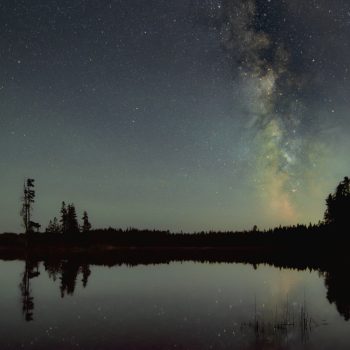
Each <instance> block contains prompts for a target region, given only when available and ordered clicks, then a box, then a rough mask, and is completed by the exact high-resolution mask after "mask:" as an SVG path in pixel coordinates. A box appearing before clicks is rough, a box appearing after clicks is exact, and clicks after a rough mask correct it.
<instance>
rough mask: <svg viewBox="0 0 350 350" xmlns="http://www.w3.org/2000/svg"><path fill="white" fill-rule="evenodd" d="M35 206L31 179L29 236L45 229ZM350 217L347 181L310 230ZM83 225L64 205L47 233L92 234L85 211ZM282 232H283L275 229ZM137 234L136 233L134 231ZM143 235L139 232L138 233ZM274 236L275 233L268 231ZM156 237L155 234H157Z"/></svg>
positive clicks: (26, 211)
mask: <svg viewBox="0 0 350 350" xmlns="http://www.w3.org/2000/svg"><path fill="white" fill-rule="evenodd" d="M34 202H35V189H34V179H27V180H26V181H25V182H24V187H23V197H22V208H21V216H22V222H23V226H24V228H25V232H26V233H32V232H34V231H35V230H36V231H37V232H39V229H40V227H41V225H40V224H39V223H37V222H35V221H33V220H32V212H33V204H34ZM349 216H350V179H349V177H344V179H343V180H342V181H341V182H340V183H339V184H338V186H337V187H336V189H335V191H334V192H333V193H330V194H329V195H328V197H327V198H326V210H325V213H324V220H323V221H322V222H321V221H320V222H319V223H318V225H311V226H312V227H311V226H309V227H308V231H310V230H311V229H312V230H314V229H315V228H318V229H320V228H322V227H337V228H346V227H348V226H349V222H350V221H349ZM81 220H82V224H81V225H79V222H78V218H77V213H76V209H75V206H74V204H73V203H69V204H66V203H65V202H62V206H61V210H60V217H59V219H57V217H54V218H53V219H52V220H50V222H49V225H48V226H47V228H46V230H45V232H47V233H63V234H76V233H79V232H89V231H90V230H91V223H90V221H89V217H88V214H87V212H86V211H84V213H83V216H82V218H81ZM305 229H306V227H304V225H298V226H292V227H289V228H288V227H287V228H283V231H288V232H290V233H291V232H293V231H296V230H297V231H305ZM276 230H277V231H278V230H280V231H281V227H280V228H275V229H274V230H273V231H274V232H276ZM134 231H135V230H134ZM136 231H138V232H139V230H136ZM258 232H260V231H259V230H258V229H257V227H256V226H254V228H253V230H252V231H251V233H253V234H256V233H258ZM265 232H267V233H268V232H271V230H268V231H265ZM153 233H155V232H154V231H153Z"/></svg>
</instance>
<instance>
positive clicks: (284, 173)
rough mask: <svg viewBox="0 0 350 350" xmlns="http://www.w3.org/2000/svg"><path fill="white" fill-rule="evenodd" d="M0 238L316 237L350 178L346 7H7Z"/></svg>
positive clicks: (8, 0)
mask: <svg viewBox="0 0 350 350" xmlns="http://www.w3.org/2000/svg"><path fill="white" fill-rule="evenodd" d="M0 17H1V18H0V30H1V36H0V66H1V69H0V108H1V109H0V150H1V151H0V179H1V192H0V231H12V232H13V231H16V232H19V231H21V230H23V228H22V227H21V218H20V216H19V212H20V206H21V203H20V200H21V191H22V186H23V181H24V179H25V178H27V177H31V178H34V179H35V181H36V193H37V198H36V203H35V206H34V217H33V219H34V220H35V221H39V222H40V223H41V224H42V225H43V228H45V227H46V225H47V223H48V221H49V219H52V218H53V217H54V216H58V213H59V209H60V206H61V202H62V201H63V200H64V201H66V202H73V203H74V204H75V206H76V208H77V212H78V214H79V215H80V216H81V215H82V211H83V210H87V211H88V213H89V216H90V220H91V222H92V224H93V227H95V228H98V227H108V226H113V227H122V228H126V227H139V228H157V229H170V230H172V231H180V230H184V231H191V232H192V231H199V230H210V229H213V230H231V229H233V230H239V229H245V228H246V229H250V228H251V227H253V225H255V224H256V225H258V227H259V228H266V227H271V226H276V225H280V224H282V225H284V224H294V223H297V222H300V223H309V222H317V221H318V220H319V219H322V217H323V211H324V209H325V205H324V199H325V198H326V196H327V194H328V193H329V192H331V191H333V189H334V187H335V186H336V184H337V183H338V182H339V181H340V180H341V179H342V177H344V176H346V175H350V157H349V149H350V140H349V137H348V135H349V132H350V115H349V111H350V99H349V96H350V95H349V93H350V81H349V74H350V73H349V69H350V40H349V38H350V3H349V1H347V0H310V1H304V0H289V1H284V0H176V1H175V0H36V1H28V0H3V1H1V3H0Z"/></svg>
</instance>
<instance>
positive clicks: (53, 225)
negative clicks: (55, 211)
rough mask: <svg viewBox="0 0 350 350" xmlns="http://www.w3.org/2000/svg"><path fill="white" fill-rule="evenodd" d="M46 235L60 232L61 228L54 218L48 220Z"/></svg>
mask: <svg viewBox="0 0 350 350" xmlns="http://www.w3.org/2000/svg"><path fill="white" fill-rule="evenodd" d="M46 232H47V233H59V232H61V226H60V225H59V223H58V220H57V218H56V217H54V218H53V220H50V222H49V225H48V226H47V228H46Z"/></svg>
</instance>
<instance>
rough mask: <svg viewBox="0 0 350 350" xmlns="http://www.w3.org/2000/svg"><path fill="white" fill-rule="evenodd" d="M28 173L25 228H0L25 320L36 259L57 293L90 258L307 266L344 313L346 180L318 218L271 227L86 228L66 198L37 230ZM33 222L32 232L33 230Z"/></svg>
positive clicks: (349, 304)
mask: <svg viewBox="0 0 350 350" xmlns="http://www.w3.org/2000/svg"><path fill="white" fill-rule="evenodd" d="M34 198H35V191H34V180H33V179H28V180H27V181H26V182H25V185H24V196H23V205H22V211H21V215H22V218H23V225H24V227H25V233H22V234H13V233H4V234H2V235H0V258H1V259H22V260H25V262H26V263H25V271H24V273H23V275H22V281H21V283H20V289H21V295H22V306H23V313H24V315H25V319H26V320H27V321H30V320H32V319H33V310H34V298H33V296H32V295H31V288H30V281H31V279H33V278H35V277H37V276H38V275H39V274H40V272H39V268H38V266H39V262H41V261H43V262H44V267H45V270H46V271H47V273H48V274H49V276H50V277H51V278H53V279H57V278H59V280H60V291H61V296H62V297H64V296H65V295H69V294H73V293H74V290H75V286H76V283H77V279H78V277H79V276H80V277H79V278H80V280H81V283H82V285H83V286H84V287H85V286H86V285H87V284H88V279H89V275H90V273H91V272H90V267H89V266H90V265H91V264H95V265H106V266H114V265H122V264H126V265H129V266H133V265H137V264H160V263H162V264H164V263H167V264H168V263H170V262H172V261H198V262H208V263H213V262H221V263H247V264H252V265H253V266H257V265H259V264H269V265H273V266H277V267H280V268H292V269H300V270H304V269H313V270H317V271H319V272H320V273H321V274H322V275H323V276H324V279H325V285H326V287H327V290H328V294H327V298H328V300H329V302H331V303H335V305H336V307H337V309H338V311H339V313H340V314H342V315H343V317H344V318H345V319H346V320H349V319H350V301H349V299H350V284H349V283H348V279H347V273H348V271H349V267H350V259H349V257H348V244H349V237H348V236H349V233H348V229H349V226H350V225H349V219H348V217H349V214H350V180H349V178H348V177H345V178H344V180H343V181H341V182H340V183H339V185H338V186H337V187H336V189H335V192H334V193H333V194H330V195H329V196H328V197H327V199H326V211H325V215H324V220H323V221H320V222H319V223H318V224H315V225H313V224H310V225H308V226H306V225H295V226H289V227H281V226H280V227H277V228H274V229H270V230H263V231H260V230H258V229H257V227H256V226H254V228H253V229H252V230H250V231H242V232H233V231H232V232H213V231H209V232H199V233H176V234H175V233H171V232H169V231H159V230H139V229H135V228H130V229H127V230H121V229H115V228H111V227H110V228H107V229H91V227H92V226H91V223H90V221H89V217H88V214H87V212H86V211H84V213H83V216H82V225H79V223H78V219H77V214H76V209H75V206H74V204H68V205H66V203H65V202H62V205H61V210H60V218H59V219H57V218H56V217H55V218H54V219H53V220H51V221H50V222H49V225H48V227H47V228H46V230H45V233H42V232H38V231H39V228H40V227H41V226H40V224H38V223H36V222H34V221H33V220H32V205H33V203H34ZM34 229H36V230H37V232H34V231H35V230H34Z"/></svg>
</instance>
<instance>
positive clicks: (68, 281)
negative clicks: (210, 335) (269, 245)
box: [20, 252, 350, 321]
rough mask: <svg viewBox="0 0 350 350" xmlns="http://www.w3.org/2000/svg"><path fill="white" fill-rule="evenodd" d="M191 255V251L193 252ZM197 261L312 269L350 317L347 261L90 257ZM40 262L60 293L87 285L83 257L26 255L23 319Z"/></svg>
mask: <svg viewBox="0 0 350 350" xmlns="http://www.w3.org/2000/svg"><path fill="white" fill-rule="evenodd" d="M192 255H193V254H192ZM175 260H177V261H189V260H192V261H198V262H202V263H218V262H220V263H245V264H251V265H253V266H254V268H257V266H258V265H259V264H266V265H270V266H274V267H278V268H287V269H297V270H305V269H309V270H315V271H318V272H319V274H320V275H321V276H322V277H323V278H324V283H325V286H326V288H327V296H326V297H327V299H328V301H329V302H330V303H331V304H335V306H336V308H337V310H338V312H339V314H340V315H341V316H342V317H343V318H344V319H345V320H346V321H349V320H350V283H349V278H348V274H349V270H350V262H348V261H347V262H343V263H339V262H337V263H335V264H334V265H332V266H330V267H328V268H324V267H323V266H321V267H316V266H315V265H311V264H310V265H309V264H305V263H295V264H294V263H293V262H290V261H289V262H288V261H284V259H281V260H279V261H278V260H277V261H271V260H270V261H249V260H246V259H239V258H236V259H232V258H231V259H226V260H225V258H224V257H223V256H222V253H221V257H220V259H219V258H217V259H216V258H215V257H213V254H211V258H210V259H208V258H205V257H202V258H200V257H197V259H193V258H192V259H186V258H183V259H169V258H166V259H165V258H162V257H157V256H154V255H153V254H150V253H149V252H148V253H145V252H135V254H132V255H130V256H127V255H124V256H123V257H120V258H118V259H113V260H111V259H108V258H106V259H105V260H104V259H103V258H101V257H100V258H99V259H98V260H96V259H93V261H91V263H90V264H93V265H102V266H108V267H112V266H121V265H126V266H129V267H133V266H136V265H139V264H143V265H156V264H164V263H166V264H169V263H171V262H172V261H175ZM41 262H43V267H44V269H45V271H46V272H47V274H48V276H49V278H51V279H52V280H53V281H59V288H60V294H61V297H62V298H63V297H65V296H67V295H73V294H74V292H75V290H76V286H77V283H80V284H81V286H82V287H84V288H85V287H87V285H88V280H89V277H90V275H91V270H90V264H89V263H88V261H87V260H86V259H85V258H83V257H76V256H75V257H72V258H65V259H61V258H55V259H52V260H44V261H42V260H41V259H37V258H29V257H27V259H26V260H25V265H24V272H23V273H22V276H21V283H20V291H21V300H22V311H23V315H24V318H25V320H26V321H32V320H33V319H34V306H35V305H34V297H33V293H32V289H31V280H32V279H34V278H36V277H38V276H39V275H40V271H39V265H40V263H41Z"/></svg>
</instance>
